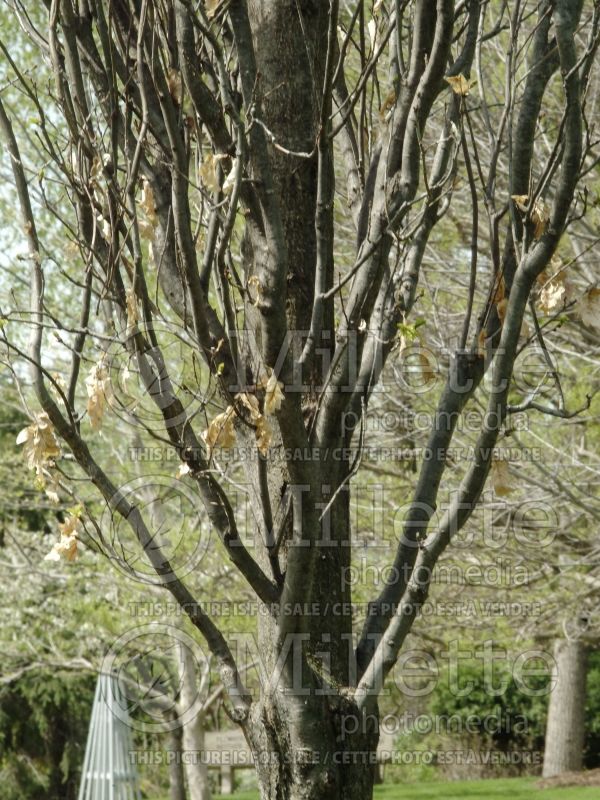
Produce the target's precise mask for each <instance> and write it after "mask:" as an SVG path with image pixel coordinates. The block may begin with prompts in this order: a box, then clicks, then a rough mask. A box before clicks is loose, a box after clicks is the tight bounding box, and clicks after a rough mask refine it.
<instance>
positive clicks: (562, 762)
mask: <svg viewBox="0 0 600 800" xmlns="http://www.w3.org/2000/svg"><path fill="white" fill-rule="evenodd" d="M554 660H555V669H554V675H553V678H554V680H555V681H556V685H555V686H554V689H553V691H552V694H551V695H550V703H549V706H548V722H547V725H546V746H545V750H544V770H543V775H544V777H545V778H551V777H553V776H554V775H560V774H561V773H563V772H577V771H579V770H581V769H582V767H583V745H584V738H585V717H584V711H585V694H586V687H585V684H586V670H587V653H586V649H585V646H584V644H583V643H582V642H580V641H567V640H565V639H557V640H556V642H555V644H554Z"/></svg>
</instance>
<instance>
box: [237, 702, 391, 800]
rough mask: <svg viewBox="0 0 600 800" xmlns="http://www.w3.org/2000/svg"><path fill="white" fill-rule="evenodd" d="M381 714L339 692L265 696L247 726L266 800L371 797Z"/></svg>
mask: <svg viewBox="0 0 600 800" xmlns="http://www.w3.org/2000/svg"><path fill="white" fill-rule="evenodd" d="M375 717H376V713H375V714H372V715H371V716H367V717H361V715H360V714H359V712H358V710H357V709H356V707H355V706H354V704H353V703H352V702H351V701H350V700H347V699H346V698H343V697H340V696H338V695H335V696H334V695H331V696H329V697H319V696H315V695H314V693H313V694H311V696H306V697H290V696H287V695H286V694H285V693H282V692H277V693H274V694H273V695H272V696H270V697H265V696H263V698H262V700H261V702H260V703H256V704H255V706H253V709H252V712H251V717H250V720H249V724H248V728H247V730H246V736H247V738H248V740H249V741H250V744H251V747H252V749H253V754H254V759H255V766H256V772H257V776H258V786H259V790H260V796H261V800H369V798H371V797H372V794H373V778H374V769H373V762H374V758H375V755H376V750H377V738H378V735H377V731H376V730H375V729H374V728H376V723H375V722H374V719H375ZM349 721H351V723H350V725H349V724H348V722H349ZM356 723H358V724H356ZM355 724H356V727H357V728H358V730H356V731H355ZM345 728H346V729H345ZM350 731H352V732H350Z"/></svg>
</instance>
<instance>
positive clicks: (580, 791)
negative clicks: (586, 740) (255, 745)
mask: <svg viewBox="0 0 600 800" xmlns="http://www.w3.org/2000/svg"><path fill="white" fill-rule="evenodd" d="M535 780H536V779H535V778H503V779H500V780H486V781H451V782H445V783H402V784H392V783H388V784H384V785H383V786H376V787H375V800H454V799H455V798H456V800H459V798H460V800H462V798H463V797H471V798H481V800H598V796H599V794H600V792H599V791H598V787H597V786H595V787H594V786H586V787H581V788H580V787H571V788H568V789H537V788H536V787H535V785H534V784H535ZM220 797H222V800H227V798H231V800H259V798H258V794H257V793H256V792H237V793H236V794H234V795H220Z"/></svg>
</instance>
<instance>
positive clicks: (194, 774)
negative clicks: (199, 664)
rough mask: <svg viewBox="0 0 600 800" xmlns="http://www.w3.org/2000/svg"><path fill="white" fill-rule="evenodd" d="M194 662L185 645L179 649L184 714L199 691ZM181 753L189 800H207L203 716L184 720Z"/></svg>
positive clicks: (199, 714)
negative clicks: (183, 755)
mask: <svg viewBox="0 0 600 800" xmlns="http://www.w3.org/2000/svg"><path fill="white" fill-rule="evenodd" d="M195 665H196V662H195V659H194V656H193V654H192V653H191V652H190V650H189V648H188V647H186V645H184V644H181V646H180V659H179V668H180V670H181V674H180V686H181V689H180V692H181V693H180V700H179V704H180V707H181V708H182V709H183V710H184V711H185V710H186V709H190V708H191V707H192V706H193V705H194V702H195V701H196V698H197V694H198V692H199V687H198V682H197V681H196V674H195ZM181 732H182V746H183V751H184V752H185V753H188V755H189V757H188V758H185V759H184V762H185V763H184V770H185V777H186V780H187V787H188V793H189V798H190V800H211V791H210V782H209V779H208V769H207V767H206V764H205V763H204V762H203V761H202V759H201V757H202V754H203V752H204V714H203V713H201V712H199V713H198V714H197V715H196V716H195V717H193V718H191V719H186V720H185V721H184V723H183V725H182V731H181Z"/></svg>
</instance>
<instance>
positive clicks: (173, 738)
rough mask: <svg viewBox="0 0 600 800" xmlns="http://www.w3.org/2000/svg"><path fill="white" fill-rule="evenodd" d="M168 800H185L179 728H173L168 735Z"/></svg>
mask: <svg viewBox="0 0 600 800" xmlns="http://www.w3.org/2000/svg"><path fill="white" fill-rule="evenodd" d="M169 739H170V741H169V750H170V755H171V760H170V762H169V800H186V795H185V780H184V776H183V764H182V763H181V761H182V759H181V753H182V736H181V728H180V727H175V728H174V729H173V730H172V731H171V732H170V735H169Z"/></svg>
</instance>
